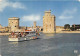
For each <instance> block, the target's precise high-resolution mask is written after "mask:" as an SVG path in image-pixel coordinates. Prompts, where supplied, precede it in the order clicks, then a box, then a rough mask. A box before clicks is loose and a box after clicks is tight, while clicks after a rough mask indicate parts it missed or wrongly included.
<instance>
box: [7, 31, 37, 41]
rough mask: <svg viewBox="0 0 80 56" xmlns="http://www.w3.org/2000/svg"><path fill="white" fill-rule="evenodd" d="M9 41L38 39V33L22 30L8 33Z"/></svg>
mask: <svg viewBox="0 0 80 56" xmlns="http://www.w3.org/2000/svg"><path fill="white" fill-rule="evenodd" d="M8 39H9V41H23V40H32V39H33V40H34V39H38V33H37V32H36V31H30V30H27V31H24V32H13V33H11V34H10V35H9V38H8Z"/></svg>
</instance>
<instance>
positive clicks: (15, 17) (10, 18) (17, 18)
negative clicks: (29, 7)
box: [9, 17, 19, 20]
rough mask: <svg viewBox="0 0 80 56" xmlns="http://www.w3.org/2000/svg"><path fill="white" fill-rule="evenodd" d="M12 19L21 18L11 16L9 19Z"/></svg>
mask: <svg viewBox="0 0 80 56" xmlns="http://www.w3.org/2000/svg"><path fill="white" fill-rule="evenodd" d="M10 19H18V20H19V18H18V17H11V18H9V20H10Z"/></svg>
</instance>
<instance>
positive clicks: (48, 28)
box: [43, 10, 56, 33]
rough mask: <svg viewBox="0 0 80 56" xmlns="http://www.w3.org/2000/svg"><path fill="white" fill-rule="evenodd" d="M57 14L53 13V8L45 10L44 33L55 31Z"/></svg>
mask: <svg viewBox="0 0 80 56" xmlns="http://www.w3.org/2000/svg"><path fill="white" fill-rule="evenodd" d="M55 30H56V28H55V16H54V15H51V10H49V11H45V15H44V16H43V33H55Z"/></svg>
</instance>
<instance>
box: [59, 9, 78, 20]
mask: <svg viewBox="0 0 80 56" xmlns="http://www.w3.org/2000/svg"><path fill="white" fill-rule="evenodd" d="M76 12H77V8H74V9H72V10H64V12H63V13H62V14H61V15H60V16H59V19H72V18H74V14H75V13H76Z"/></svg>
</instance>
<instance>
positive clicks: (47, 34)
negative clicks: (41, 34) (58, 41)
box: [45, 33, 55, 37]
mask: <svg viewBox="0 0 80 56" xmlns="http://www.w3.org/2000/svg"><path fill="white" fill-rule="evenodd" d="M45 35H46V36H50V37H51V36H54V35H55V34H49V33H46V34H45Z"/></svg>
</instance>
